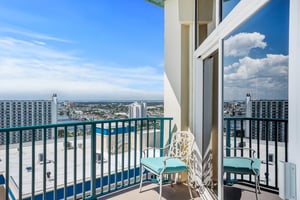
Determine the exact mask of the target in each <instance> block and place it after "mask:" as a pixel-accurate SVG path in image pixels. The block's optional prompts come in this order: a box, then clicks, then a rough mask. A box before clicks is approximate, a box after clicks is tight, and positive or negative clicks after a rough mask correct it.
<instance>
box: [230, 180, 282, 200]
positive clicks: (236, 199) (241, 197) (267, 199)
mask: <svg viewBox="0 0 300 200" xmlns="http://www.w3.org/2000/svg"><path fill="white" fill-rule="evenodd" d="M258 198H259V200H280V198H279V196H278V194H274V193H270V192H266V191H263V190H262V191H261V194H259V195H258ZM248 199H255V188H252V187H248V186H245V185H240V184H234V185H233V186H226V185H225V186H224V200H248Z"/></svg>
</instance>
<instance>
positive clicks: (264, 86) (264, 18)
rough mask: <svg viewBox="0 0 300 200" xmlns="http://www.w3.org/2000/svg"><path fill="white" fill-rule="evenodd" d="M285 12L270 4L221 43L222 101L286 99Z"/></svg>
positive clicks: (281, 2)
mask: <svg viewBox="0 0 300 200" xmlns="http://www.w3.org/2000/svg"><path fill="white" fill-rule="evenodd" d="M234 2H237V0H234V1H233V2H231V3H234ZM226 8H227V7H226V6H225V7H224V9H226ZM227 9H232V4H231V5H230V6H229V7H228V8H227ZM288 12H289V1H286V0H272V1H270V2H269V3H268V4H267V5H265V6H264V7H263V8H262V9H261V10H259V11H258V12H257V13H256V14H255V15H254V16H252V17H250V18H249V19H248V20H247V21H246V22H245V23H244V24H242V25H241V26H240V27H238V28H237V29H236V30H235V31H234V32H232V33H231V34H230V35H228V36H227V37H226V38H225V39H224V60H223V61H224V100H225V101H229V100H245V98H246V94H247V93H250V95H251V98H252V99H281V100H283V99H284V100H285V99H288V28H289V27H288V21H289V20H288V16H289V14H288Z"/></svg>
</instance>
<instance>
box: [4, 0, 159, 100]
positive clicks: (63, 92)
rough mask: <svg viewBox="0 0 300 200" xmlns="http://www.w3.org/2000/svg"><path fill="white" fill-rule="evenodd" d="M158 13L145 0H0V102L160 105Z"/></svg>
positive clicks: (153, 6) (156, 8)
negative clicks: (55, 97) (132, 101)
mask: <svg viewBox="0 0 300 200" xmlns="http://www.w3.org/2000/svg"><path fill="white" fill-rule="evenodd" d="M163 12H164V11H163V9H162V8H160V7H157V6H155V5H152V4H149V3H147V2H145V1H143V0H133V1H123V0H117V1H99V0H91V1H79V0H43V1H40V0H28V1H19V0H1V2H0V93H1V99H47V98H49V97H50V96H51V95H52V93H57V94H58V97H59V99H61V100H62V99H69V100H95V101H96V100H107V99H110V100H114V99H116V100H122V99H126V100H129V99H155V100H157V99H162V98H163V71H164V69H163V61H164V57H163V54H164V49H163V45H164V42H163V39H164V35H163V15H164V13H163Z"/></svg>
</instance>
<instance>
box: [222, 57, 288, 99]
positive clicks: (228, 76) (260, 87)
mask: <svg viewBox="0 0 300 200" xmlns="http://www.w3.org/2000/svg"><path fill="white" fill-rule="evenodd" d="M224 85H225V90H226V92H225V96H226V97H225V98H226V99H234V98H238V97H237V96H241V95H242V96H244V95H245V94H246V93H248V92H252V93H255V95H256V97H260V98H287V92H288V89H287V88H288V56H287V55H281V54H267V55H266V57H264V58H250V57H248V56H247V57H244V58H241V59H239V61H238V62H235V63H233V64H231V65H228V66H225V67H224ZM238 99H240V98H238Z"/></svg>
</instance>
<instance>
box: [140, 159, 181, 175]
mask: <svg viewBox="0 0 300 200" xmlns="http://www.w3.org/2000/svg"><path fill="white" fill-rule="evenodd" d="M165 158H166V157H156V158H152V157H150V158H142V159H141V164H142V165H144V166H145V167H147V168H149V169H151V170H152V171H154V172H155V173H157V174H159V173H160V172H161V171H162V170H163V168H164V163H163V160H164V159H165ZM186 170H187V166H186V164H185V163H184V162H183V161H181V160H180V159H178V158H169V159H168V160H167V161H166V169H165V170H164V172H163V173H176V172H181V171H186Z"/></svg>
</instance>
